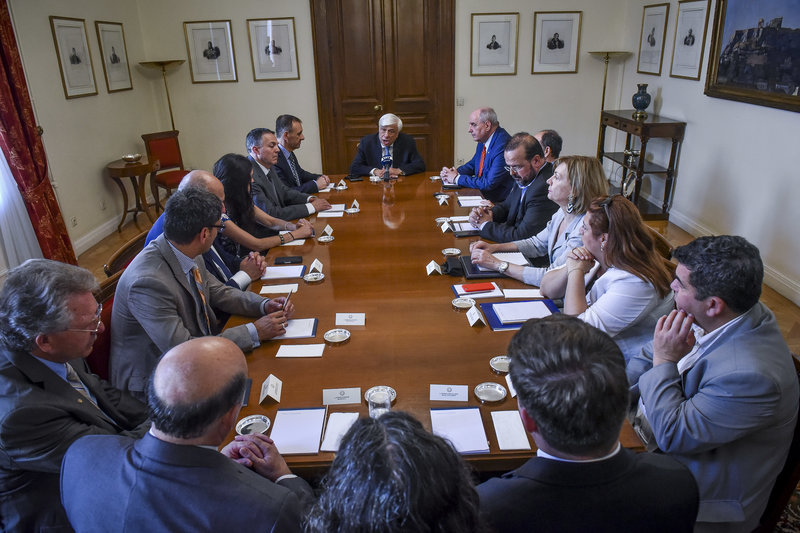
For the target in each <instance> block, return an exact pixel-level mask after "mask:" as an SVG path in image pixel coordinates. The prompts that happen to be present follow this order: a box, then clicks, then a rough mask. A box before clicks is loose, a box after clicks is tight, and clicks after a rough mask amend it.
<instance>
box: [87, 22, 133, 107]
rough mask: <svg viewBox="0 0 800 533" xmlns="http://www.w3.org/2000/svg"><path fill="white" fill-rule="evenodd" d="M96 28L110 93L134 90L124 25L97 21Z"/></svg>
mask: <svg viewBox="0 0 800 533" xmlns="http://www.w3.org/2000/svg"><path fill="white" fill-rule="evenodd" d="M94 27H95V29H96V30H97V42H98V43H99V44H100V57H101V58H102V63H103V73H104V74H105V76H106V88H107V89H108V92H110V93H115V92H118V91H127V90H130V89H133V83H132V82H131V69H130V65H129V63H128V49H127V47H126V46H125V31H124V30H123V28H122V24H120V23H119V22H106V21H103V20H96V21H95V22H94Z"/></svg>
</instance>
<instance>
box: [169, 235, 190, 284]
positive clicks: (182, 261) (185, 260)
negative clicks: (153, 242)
mask: <svg viewBox="0 0 800 533" xmlns="http://www.w3.org/2000/svg"><path fill="white" fill-rule="evenodd" d="M167 244H169V247H170V248H172V251H173V252H175V257H176V258H177V259H178V264H179V265H180V266H181V270H183V273H184V274H186V275H187V276H188V275H189V272H191V271H192V269H193V268H195V267H196V266H197V263H195V262H194V259H193V258H191V257H189V256H188V255H186V254H185V253H183V252H181V251H180V250H178V249H177V248H175V246H173V244H172V243H171V242H169V239H167Z"/></svg>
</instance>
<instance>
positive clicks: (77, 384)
mask: <svg viewBox="0 0 800 533" xmlns="http://www.w3.org/2000/svg"><path fill="white" fill-rule="evenodd" d="M66 367H67V381H68V382H69V384H70V385H72V388H73V389H75V390H76V391H78V392H80V393H81V394H82V395H83V396H84V397H85V398H86V399H87V400H89V401H90V402H92V404H94V405H97V404H96V403H95V401H94V399H93V398H92V395H91V394H89V391H88V390H87V389H86V385H84V384H83V382H82V381H81V378H79V377H78V373H77V372H75V369H74V368H72V365H70V364H67V365H66Z"/></svg>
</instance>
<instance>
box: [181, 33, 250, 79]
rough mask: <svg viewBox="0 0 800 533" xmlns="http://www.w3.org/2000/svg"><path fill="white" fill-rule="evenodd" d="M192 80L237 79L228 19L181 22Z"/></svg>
mask: <svg viewBox="0 0 800 533" xmlns="http://www.w3.org/2000/svg"><path fill="white" fill-rule="evenodd" d="M183 33H184V34H185V35H186V51H187V53H188V54H189V70H190V72H191V73H192V83H212V82H222V81H238V80H237V78H236V58H235V57H234V53H233V37H232V36H231V21H230V20H202V21H191V22H184V23H183Z"/></svg>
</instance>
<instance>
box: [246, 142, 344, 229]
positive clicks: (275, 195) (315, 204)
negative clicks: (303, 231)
mask: <svg viewBox="0 0 800 533" xmlns="http://www.w3.org/2000/svg"><path fill="white" fill-rule="evenodd" d="M245 144H246V146H247V153H248V154H249V156H248V157H249V158H250V161H251V162H252V163H253V188H252V189H253V190H252V193H253V202H254V203H255V204H256V206H258V207H259V208H260V209H261V210H262V211H264V212H265V213H267V214H268V215H272V216H273V217H275V218H281V219H283V220H294V219H296V218H301V217H305V216H308V215H313V214H314V213H316V212H317V211H325V210H326V209H330V208H331V204H330V203H328V201H327V200H323V199H322V198H317V197H315V196H310V195H308V194H305V193H302V192H300V191H296V190H294V189H290V188H288V187H287V186H286V185H284V183H283V182H282V181H281V179H280V178H279V177H278V174H277V173H276V172H275V169H274V168H272V167H273V166H275V164H276V163H277V162H278V153H279V152H280V147H279V146H278V139H277V138H276V137H275V132H273V131H272V130H270V129H267V128H256V129H254V130H251V131H250V133H248V134H247V138H246V139H245Z"/></svg>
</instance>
